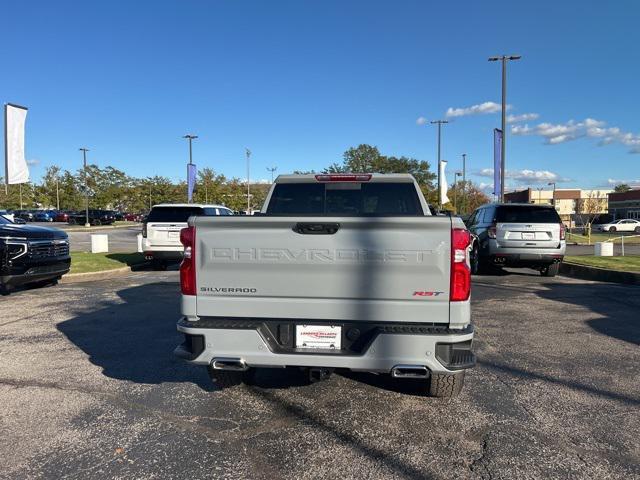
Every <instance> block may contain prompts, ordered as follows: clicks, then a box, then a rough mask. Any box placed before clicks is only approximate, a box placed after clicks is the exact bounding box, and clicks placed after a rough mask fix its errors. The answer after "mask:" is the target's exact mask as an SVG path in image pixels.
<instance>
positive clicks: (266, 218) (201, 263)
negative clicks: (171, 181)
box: [175, 174, 475, 397]
mask: <svg viewBox="0 0 640 480" xmlns="http://www.w3.org/2000/svg"><path fill="white" fill-rule="evenodd" d="M188 225H189V226H188V228H185V229H183V230H182V231H181V241H182V243H183V245H184V260H183V263H182V265H181V267H180V281H181V289H182V305H181V306H182V318H181V319H180V320H179V322H178V330H179V331H180V332H182V333H183V334H184V337H185V339H184V342H183V343H182V344H181V345H180V346H178V348H177V349H176V352H175V353H176V354H177V355H178V356H180V357H182V358H184V359H186V360H188V361H189V362H191V363H194V364H199V365H205V366H206V367H207V368H208V371H209V373H210V376H211V378H212V380H213V381H214V382H215V383H216V384H217V385H218V386H220V387H229V386H232V385H236V384H238V383H241V382H243V381H248V379H249V374H250V373H253V372H255V370H256V369H258V368H261V367H269V368H273V367H282V368H284V367H302V368H304V369H306V370H307V371H308V372H309V376H310V378H311V380H320V379H324V378H326V377H327V376H328V375H329V374H330V373H331V372H332V371H333V369H349V370H352V371H366V372H376V373H379V374H390V375H391V376H393V377H397V378H407V379H414V380H416V379H417V380H419V381H421V382H423V383H424V386H425V389H426V392H427V393H428V394H430V395H432V396H438V397H448V396H453V395H456V394H457V393H458V392H459V391H460V389H461V388H462V385H463V382H464V373H465V370H466V369H468V368H471V367H473V366H474V365H475V355H474V354H473V352H472V349H471V344H472V340H473V332H474V329H473V325H472V324H471V321H470V305H469V304H470V302H469V296H470V288H471V274H470V270H469V246H470V234H469V232H468V231H467V230H466V229H465V226H464V224H463V223H462V221H461V220H460V219H458V218H452V217H449V216H433V215H431V213H430V211H429V208H428V206H427V203H426V202H425V199H424V197H423V195H422V193H421V191H420V188H419V187H418V185H417V183H416V181H415V180H414V178H413V177H412V176H410V175H403V174H391V175H382V174H337V175H336V174H320V175H281V176H279V177H278V178H277V180H276V182H275V183H274V184H273V185H272V187H271V190H270V191H269V194H268V196H267V199H266V201H265V204H264V207H263V209H262V211H261V212H260V214H258V215H255V216H248V217H247V216H235V217H231V216H230V217H215V218H213V217H204V216H202V217H192V218H190V219H189V222H188Z"/></svg>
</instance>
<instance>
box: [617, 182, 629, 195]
mask: <svg viewBox="0 0 640 480" xmlns="http://www.w3.org/2000/svg"><path fill="white" fill-rule="evenodd" d="M629 190H631V187H630V186H629V185H627V184H626V183H621V184H620V185H616V186H615V188H614V189H613V191H614V192H616V193H624V192H628V191H629Z"/></svg>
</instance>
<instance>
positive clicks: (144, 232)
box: [142, 222, 147, 238]
mask: <svg viewBox="0 0 640 480" xmlns="http://www.w3.org/2000/svg"><path fill="white" fill-rule="evenodd" d="M142 238H147V222H144V223H143V224H142Z"/></svg>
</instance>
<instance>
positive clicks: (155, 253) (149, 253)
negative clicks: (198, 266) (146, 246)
mask: <svg viewBox="0 0 640 480" xmlns="http://www.w3.org/2000/svg"><path fill="white" fill-rule="evenodd" d="M144 258H145V259H146V260H154V259H155V260H164V261H168V262H180V261H182V258H183V253H182V250H180V251H179V252H174V251H165V250H145V251H144Z"/></svg>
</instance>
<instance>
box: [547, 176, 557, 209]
mask: <svg viewBox="0 0 640 480" xmlns="http://www.w3.org/2000/svg"><path fill="white" fill-rule="evenodd" d="M547 185H553V201H552V203H553V208H556V182H549V183H547Z"/></svg>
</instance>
